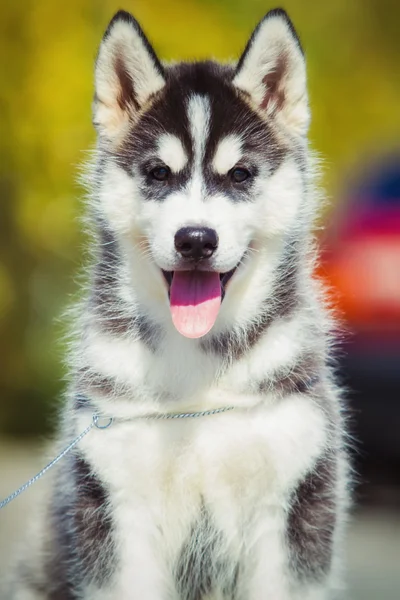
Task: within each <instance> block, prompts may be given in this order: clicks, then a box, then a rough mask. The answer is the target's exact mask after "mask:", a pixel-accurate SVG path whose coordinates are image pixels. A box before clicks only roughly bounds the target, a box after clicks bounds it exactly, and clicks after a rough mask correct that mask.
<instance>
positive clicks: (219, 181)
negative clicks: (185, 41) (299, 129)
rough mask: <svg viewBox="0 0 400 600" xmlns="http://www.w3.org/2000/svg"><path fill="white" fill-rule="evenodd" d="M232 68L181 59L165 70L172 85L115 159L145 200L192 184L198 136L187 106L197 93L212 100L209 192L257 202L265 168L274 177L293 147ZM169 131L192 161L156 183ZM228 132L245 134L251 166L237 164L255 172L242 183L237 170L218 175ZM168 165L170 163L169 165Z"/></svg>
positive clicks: (207, 173) (207, 159)
mask: <svg viewBox="0 0 400 600" xmlns="http://www.w3.org/2000/svg"><path fill="white" fill-rule="evenodd" d="M233 75H234V71H233V69H232V67H229V66H225V65H219V64H217V63H213V62H211V61H206V62H198V63H181V64H179V65H175V66H172V67H169V68H167V69H166V71H165V79H166V85H165V86H164V88H163V89H162V90H161V92H160V93H159V94H158V96H157V97H156V98H155V99H154V101H153V104H152V105H151V106H150V107H149V109H148V110H147V111H146V112H145V113H144V114H143V115H142V116H141V117H140V119H139V120H138V122H137V123H136V124H133V125H132V129H131V131H130V132H129V133H128V135H127V136H126V138H125V140H124V142H123V143H122V146H121V147H120V148H119V149H118V152H116V151H114V152H115V153H114V157H115V160H116V162H117V164H118V165H121V166H122V167H123V168H124V169H125V170H126V171H127V173H129V175H130V176H133V177H135V178H136V179H137V180H138V181H139V186H140V190H141V193H142V196H143V197H144V199H147V200H155V201H163V200H165V199H166V198H167V197H168V196H169V194H170V193H171V192H173V191H177V190H182V189H184V188H185V186H186V185H187V183H188V181H189V179H190V176H191V170H192V167H193V155H194V151H193V140H192V139H191V133H190V123H189V122H188V115H187V106H188V102H189V100H190V98H191V97H193V96H194V95H199V96H205V97H207V99H208V100H209V102H210V111H211V112H210V127H209V135H208V139H207V141H206V147H205V155H204V160H203V166H202V168H203V176H204V183H205V186H206V190H207V192H208V193H209V194H213V193H217V192H220V193H223V194H225V195H227V196H229V198H230V199H231V200H232V201H235V202H237V201H252V200H254V195H253V194H252V191H253V189H254V185H255V181H256V179H257V176H258V175H259V174H260V170H261V169H263V172H264V173H266V174H267V175H269V176H271V175H272V174H273V173H274V172H275V171H276V169H277V168H278V167H279V166H280V164H281V163H282V161H283V159H284V157H285V156H286V155H287V153H288V152H289V149H288V148H287V147H285V146H284V145H283V143H282V142H281V141H280V140H278V138H277V136H276V134H275V132H274V129H273V127H272V126H270V125H269V124H268V123H266V122H265V121H264V120H263V119H261V117H260V116H259V115H258V114H257V113H256V112H254V111H253V110H251V108H250V107H249V105H248V103H247V102H246V101H245V100H244V99H243V95H242V94H240V93H239V92H238V91H237V90H236V88H235V87H234V86H233V84H232V79H233ZM165 133H169V134H172V135H175V136H176V137H178V138H179V140H180V141H181V143H182V145H183V148H184V151H185V153H186V155H187V156H188V163H187V164H186V165H185V167H184V168H183V169H182V170H181V171H179V172H178V173H173V172H170V173H169V176H168V179H165V180H162V181H156V180H155V179H154V177H153V176H152V172H153V170H154V169H155V168H157V167H159V166H160V165H159V159H158V160H157V151H158V142H159V139H160V135H162V134H165ZM228 135H239V136H240V138H241V140H242V148H243V156H244V157H246V161H247V162H246V164H243V165H237V168H241V169H244V170H246V171H248V172H249V174H250V177H248V178H247V179H246V180H244V181H242V182H240V184H239V182H238V181H235V179H234V178H232V172H233V171H234V169H232V172H231V173H226V174H218V173H215V172H214V170H213V168H212V161H213V158H214V155H215V152H216V150H217V147H218V144H219V142H220V141H221V140H222V139H223V138H224V137H226V136H228ZM165 166H166V167H168V165H165Z"/></svg>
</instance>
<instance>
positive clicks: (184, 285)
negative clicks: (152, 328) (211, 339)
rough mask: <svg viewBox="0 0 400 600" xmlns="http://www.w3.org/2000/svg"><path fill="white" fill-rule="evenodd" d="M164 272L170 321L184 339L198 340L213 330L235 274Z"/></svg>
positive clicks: (230, 272) (194, 270) (195, 271)
mask: <svg viewBox="0 0 400 600" xmlns="http://www.w3.org/2000/svg"><path fill="white" fill-rule="evenodd" d="M236 268H237V267H235V268H234V269H232V270H231V271H228V272H226V273H217V272H216V271H200V270H197V269H191V270H187V271H164V270H162V273H163V275H164V278H165V280H166V282H167V284H168V293H169V300H170V310H171V316H172V322H173V324H174V325H175V327H176V329H177V330H178V331H179V333H181V334H182V335H183V336H185V337H188V338H200V337H203V336H204V335H206V333H208V332H209V331H210V329H211V328H212V327H213V325H214V323H215V321H216V319H217V316H218V312H219V309H220V306H221V302H222V300H223V298H224V296H225V288H226V285H227V283H228V282H229V280H230V279H231V278H232V276H233V274H234V273H235V271H236Z"/></svg>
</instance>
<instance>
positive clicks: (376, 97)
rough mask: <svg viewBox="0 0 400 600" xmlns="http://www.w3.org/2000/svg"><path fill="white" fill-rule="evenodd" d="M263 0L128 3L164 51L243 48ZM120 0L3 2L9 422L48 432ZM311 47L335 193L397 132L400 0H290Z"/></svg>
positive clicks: (2, 314)
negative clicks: (99, 81) (97, 69)
mask: <svg viewBox="0 0 400 600" xmlns="http://www.w3.org/2000/svg"><path fill="white" fill-rule="evenodd" d="M274 7H275V5H273V4H269V3H268V2H266V1H265V0H263V1H260V0H219V1H217V0H168V1H165V0H135V1H130V0H125V1H124V3H123V8H125V9H126V10H129V11H131V12H132V13H133V14H134V15H135V16H136V17H137V18H138V20H139V21H140V22H141V23H142V25H143V27H144V29H145V31H146V33H147V34H148V36H149V37H150V39H151V40H153V42H154V45H155V48H156V50H157V51H158V53H159V55H160V56H161V58H163V59H177V58H182V59H198V58H204V57H210V56H211V57H215V58H218V59H232V58H235V57H238V55H239V54H240V52H241V50H242V49H243V47H244V45H245V43H246V41H247V38H248V36H249V35H250V33H251V30H252V28H253V27H254V25H255V24H256V23H257V21H258V20H259V19H260V18H261V17H262V16H263V15H264V14H265V12H267V11H268V10H269V9H271V8H274ZM119 8H121V0H118V2H116V1H114V0H97V1H94V0H69V1H68V2H65V3H62V5H61V4H59V3H57V2H54V0H35V1H31V0H24V1H14V2H11V1H9V2H2V3H1V8H0V10H1V18H0V54H1V56H2V57H3V59H5V60H2V61H1V62H2V66H1V67H0V68H1V73H0V82H1V85H0V130H1V131H0V202H1V204H0V206H1V208H0V255H1V258H0V330H1V334H0V353H1V370H0V388H1V392H0V393H1V396H0V397H1V400H0V432H3V433H8V434H13V435H22V434H25V435H32V434H38V433H41V434H42V433H47V432H48V431H49V430H51V425H52V420H53V419H52V417H51V414H52V411H54V408H55V407H56V406H57V398H60V394H61V390H62V388H63V386H64V382H63V377H64V368H63V362H62V356H63V352H64V348H63V341H62V340H63V335H64V328H65V326H64V325H63V320H62V319H61V318H60V316H61V315H62V313H63V310H64V309H65V308H66V307H67V306H68V304H69V303H70V301H71V298H72V297H73V296H74V294H76V293H77V289H78V285H77V282H76V274H77V273H78V272H79V269H80V268H81V265H82V261H83V256H84V244H85V242H84V236H83V234H82V232H81V231H80V223H79V217H80V215H81V213H82V204H83V203H82V196H83V190H81V189H80V188H79V186H78V184H77V183H76V179H77V173H78V170H79V165H80V163H82V161H83V160H84V158H85V151H86V150H87V149H89V148H90V147H91V146H92V144H93V142H94V131H93V129H92V126H91V100H92V94H93V84H92V72H93V61H94V58H95V55H96V50H97V47H98V44H99V42H100V39H101V36H102V34H103V31H104V29H105V27H106V25H107V23H108V21H109V19H110V18H111V17H112V15H113V13H114V12H115V11H116V10H117V9H119ZM284 8H286V10H287V11H288V12H289V15H290V16H291V18H292V19H293V21H294V23H295V25H296V27H297V29H298V32H299V34H300V36H301V38H302V40H303V44H304V46H305V49H306V54H307V61H308V73H309V88H310V95H311V106H312V114H313V121H312V128H311V140H312V145H313V146H314V148H316V149H317V150H318V151H319V152H320V153H321V154H322V156H323V157H324V162H325V175H324V184H325V187H326V190H327V193H328V195H329V196H330V197H332V198H334V199H335V198H338V197H339V194H340V190H341V187H342V185H343V181H345V179H346V177H347V174H348V173H349V172H351V170H352V169H353V168H355V167H356V166H357V165H358V164H362V163H363V162H364V161H365V160H366V159H367V158H368V156H373V155H374V154H375V153H376V152H377V150H381V149H382V148H384V149H390V148H392V147H394V146H395V145H396V143H397V142H398V139H399V134H400V110H399V98H400V76H399V63H400V44H399V39H398V36H399V34H398V23H399V18H400V3H398V2H395V1H394V0H335V2H318V1H315V0H287V1H286V2H285V4H284Z"/></svg>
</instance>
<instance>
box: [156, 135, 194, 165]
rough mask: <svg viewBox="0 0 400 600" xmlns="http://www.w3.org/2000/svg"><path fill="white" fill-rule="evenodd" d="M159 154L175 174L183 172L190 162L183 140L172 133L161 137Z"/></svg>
mask: <svg viewBox="0 0 400 600" xmlns="http://www.w3.org/2000/svg"><path fill="white" fill-rule="evenodd" d="M158 154H159V157H160V158H161V160H162V161H163V162H164V163H165V164H166V165H167V166H168V167H169V168H170V169H171V171H172V172H173V173H179V171H182V169H183V168H184V167H185V165H186V163H187V161H188V157H187V154H186V152H185V150H184V148H183V146H182V142H181V140H180V139H179V138H178V137H176V135H172V134H171V133H165V134H164V135H162V136H161V137H160V139H159V142H158Z"/></svg>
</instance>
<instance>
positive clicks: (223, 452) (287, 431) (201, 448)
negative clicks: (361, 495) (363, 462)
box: [82, 396, 326, 537]
mask: <svg viewBox="0 0 400 600" xmlns="http://www.w3.org/2000/svg"><path fill="white" fill-rule="evenodd" d="M325 441H326V434H325V425H324V419H323V416H322V415H321V413H320V412H319V410H317V408H316V407H315V405H313V403H312V402H311V401H309V400H308V399H305V398H302V397H301V396H297V397H296V396H294V397H292V398H288V399H286V400H284V401H281V402H280V403H278V404H276V405H274V406H270V407H267V408H266V407H263V408H259V409H251V410H249V411H246V410H238V411H237V412H236V413H235V412H232V413H223V414H218V415H213V416H207V417H201V418H199V419H196V420H194V419H193V420H192V419H186V420H178V421H171V420H169V421H140V420H139V421H133V422H128V423H120V422H116V423H115V424H113V425H112V426H111V427H110V428H109V429H107V430H104V431H99V430H93V431H92V432H91V434H90V435H89V436H87V437H86V439H85V440H84V441H83V443H82V447H83V450H84V453H85V455H86V457H87V459H88V460H89V463H90V464H91V466H92V468H93V469H94V471H95V473H96V474H97V475H98V476H99V477H100V479H101V481H102V483H103V485H105V487H106V490H107V492H108V494H109V496H110V500H111V506H112V508H113V509H115V511H116V513H117V512H118V511H120V512H121V514H122V513H123V514H124V517H123V518H126V517H127V516H128V514H132V519H133V520H135V519H136V518H137V515H138V514H140V515H142V516H143V515H146V519H147V520H148V522H149V523H152V524H155V525H156V526H157V527H158V528H159V529H160V531H161V530H162V531H164V533H166V532H167V531H170V532H171V531H173V532H176V534H175V533H172V534H171V535H172V536H173V537H176V536H178V537H179V532H180V530H181V529H186V528H188V527H190V525H191V523H192V521H193V519H196V516H197V514H198V511H199V509H200V506H201V505H203V504H206V505H207V506H208V507H209V510H210V511H211V512H212V513H213V519H214V520H215V521H216V523H217V526H218V528H220V529H226V528H228V529H229V530H232V528H234V527H239V523H238V519H239V513H240V514H241V515H242V516H243V514H244V513H246V511H250V512H252V511H254V510H257V509H258V508H260V506H265V505H267V504H268V503H275V502H276V501H279V500H282V495H283V496H284V495H285V494H287V493H288V492H289V491H290V490H291V489H292V488H293V486H294V485H295V484H296V482H297V481H298V479H299V478H300V477H301V476H302V474H303V473H304V472H305V471H307V470H308V469H309V468H310V465H311V464H312V461H313V460H314V458H315V457H316V456H318V454H319V452H320V451H321V447H322V446H323V444H324V443H325ZM135 515H136V517H135ZM121 518H122V517H121Z"/></svg>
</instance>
